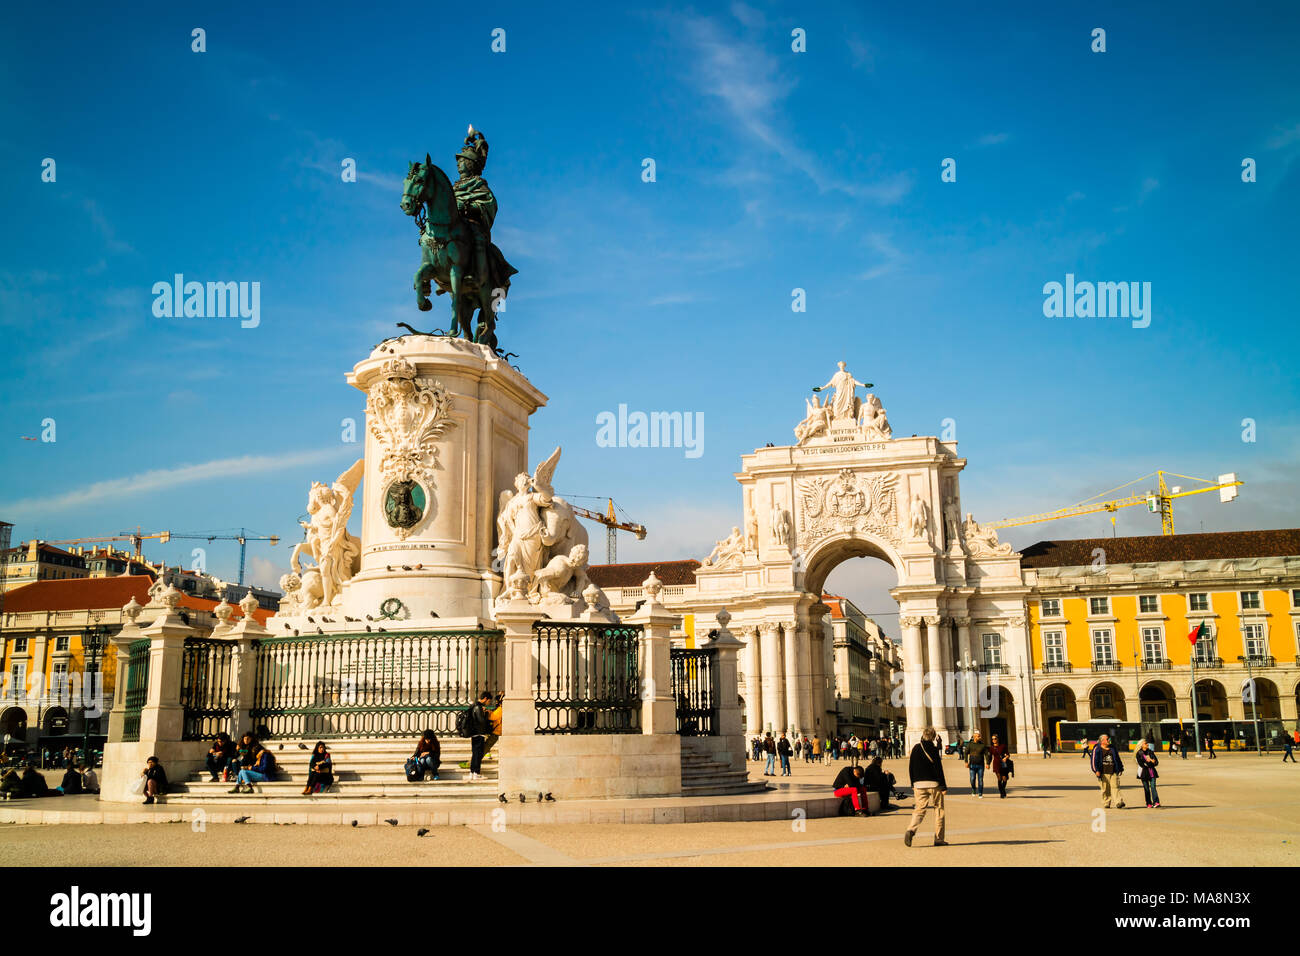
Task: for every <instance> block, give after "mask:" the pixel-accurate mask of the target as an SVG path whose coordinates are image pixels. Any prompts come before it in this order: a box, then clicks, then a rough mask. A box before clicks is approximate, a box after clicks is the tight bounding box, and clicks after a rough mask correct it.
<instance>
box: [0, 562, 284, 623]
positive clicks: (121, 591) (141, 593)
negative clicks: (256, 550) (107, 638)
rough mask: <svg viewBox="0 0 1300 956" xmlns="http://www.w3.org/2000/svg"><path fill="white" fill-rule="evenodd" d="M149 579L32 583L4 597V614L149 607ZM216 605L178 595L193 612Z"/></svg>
mask: <svg viewBox="0 0 1300 956" xmlns="http://www.w3.org/2000/svg"><path fill="white" fill-rule="evenodd" d="M151 584H153V578H151V577H149V575H147V574H133V575H130V576H120V577H113V578H67V579H65V580H61V581H36V582H35V583H33V584H26V585H23V586H22V587H20V588H14V589H13V590H12V591H9V592H8V593H7V594H5V595H4V609H5V612H6V613H12V614H25V613H28V612H31V611H89V610H96V611H100V610H116V609H118V608H121V607H122V606H123V605H125V604H126V603H127V602H129V601H130V600H131V599H132V598H135V600H136V602H137V603H139V604H148V603H149V586H150V585H151ZM218 603H219V602H217V601H212V600H209V599H207V598H198V597H193V596H192V595H189V594H185V593H183V592H182V594H181V600H180V606H181V607H183V608H189V609H190V610H193V611H211V610H212V609H213V608H215V607H216V606H217V604H218ZM272 613H274V612H272V611H268V610H266V609H265V608H260V607H259V608H258V609H257V610H255V611H254V612H253V618H254V619H255V620H256V621H257V622H258V623H259V624H265V623H266V619H267V618H268V617H270V616H271V614H272ZM243 616H244V615H243V612H242V611H240V610H239V608H238V606H236V608H235V613H234V615H233V616H232V617H231V620H235V621H237V620H239V619H240V618H241V617H243Z"/></svg>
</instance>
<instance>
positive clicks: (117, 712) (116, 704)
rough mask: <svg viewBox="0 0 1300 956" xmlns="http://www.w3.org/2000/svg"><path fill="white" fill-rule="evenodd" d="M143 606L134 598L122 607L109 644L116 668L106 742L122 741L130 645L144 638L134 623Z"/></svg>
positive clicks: (137, 625)
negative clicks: (117, 625)
mask: <svg viewBox="0 0 1300 956" xmlns="http://www.w3.org/2000/svg"><path fill="white" fill-rule="evenodd" d="M143 610H144V605H143V604H141V603H140V602H139V601H137V600H136V599H135V598H134V597H132V598H131V600H129V601H127V602H126V604H125V605H123V606H122V620H123V624H122V628H121V630H119V631H118V632H117V633H116V634H115V635H113V637H112V640H111V643H112V645H113V652H114V656H115V658H116V663H117V666H116V668H115V669H114V671H113V674H114V679H113V706H112V709H110V710H109V712H108V741H109V742H117V741H120V740H121V739H122V727H123V725H124V724H125V723H126V685H127V679H128V675H127V671H128V670H129V668H130V666H131V645H132V644H133V643H134V642H136V641H138V640H140V638H141V637H143V636H144V634H143V630H142V629H141V627H140V625H139V624H138V623H136V621H137V619H138V618H139V617H140V612H141V611H143Z"/></svg>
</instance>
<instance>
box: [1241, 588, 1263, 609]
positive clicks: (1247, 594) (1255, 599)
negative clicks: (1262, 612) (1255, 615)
mask: <svg viewBox="0 0 1300 956" xmlns="http://www.w3.org/2000/svg"><path fill="white" fill-rule="evenodd" d="M1241 609H1242V610H1243V611H1258V610H1259V592H1258V591H1242V592H1241Z"/></svg>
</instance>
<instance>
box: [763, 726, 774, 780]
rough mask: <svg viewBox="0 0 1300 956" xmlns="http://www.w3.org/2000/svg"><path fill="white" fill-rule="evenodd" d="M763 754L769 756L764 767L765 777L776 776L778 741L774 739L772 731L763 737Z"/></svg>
mask: <svg viewBox="0 0 1300 956" xmlns="http://www.w3.org/2000/svg"><path fill="white" fill-rule="evenodd" d="M763 753H764V754H766V755H767V765H766V766H764V767H763V776H765V777H775V776H776V741H775V740H773V739H772V731H770V730H769V731H768V732H767V734H766V735H764V737H763Z"/></svg>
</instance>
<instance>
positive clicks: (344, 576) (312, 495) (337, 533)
mask: <svg viewBox="0 0 1300 956" xmlns="http://www.w3.org/2000/svg"><path fill="white" fill-rule="evenodd" d="M364 471H365V459H363V458H358V459H357V460H356V462H355V463H354V464H353V465H352V467H351V468H349V469H348V470H347V471H345V472H344V473H343V474H341V475H339V477H338V478H337V479H336V480H335V481H334V483H333V484H332V485H325V484H322V483H321V482H319V481H313V482H312V483H311V490H309V491H308V492H307V515H308V518H309V519H310V520H308V521H300V522H299V524H301V525H302V529H303V532H304V533H305V537H304V539H303V540H302V541H300V542H299V543H298V544H297V545H295V546H294V549H293V553H292V554H291V555H290V556H289V566H290V567H291V568H293V574H286V575H285V576H284V577H282V578H281V579H280V586H281V587H282V588H283V589H284V592H285V597H286V599H287V600H286V601H285V602H281V606H280V610H281V613H283V614H286V616H287V615H289V614H294V613H300V612H302V611H310V610H312V609H313V608H316V607H322V606H324V607H334V606H336V605H338V604H340V603H341V602H342V600H343V582H344V581H347V580H350V579H351V578H352V576H353V575H354V574H356V573H357V571H359V570H360V568H361V541H360V540H359V539H358V538H357V537H356V536H355V535H353V534H350V533H349V532H348V519H349V518H350V517H351V516H352V496H353V495H354V494H355V493H356V490H357V486H358V485H359V484H361V475H362V473H363V472H364ZM303 555H306V556H307V557H309V558H311V559H312V560H313V561H315V562H316V566H315V567H314V568H313V567H307V568H304V567H303V566H302V562H301V558H302V556H303ZM286 605H287V606H288V608H289V610H286Z"/></svg>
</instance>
